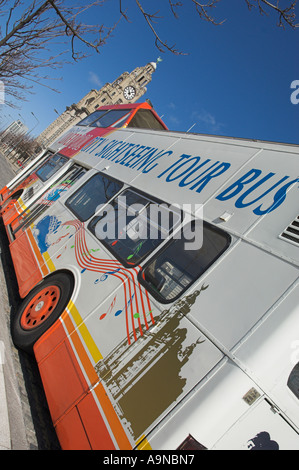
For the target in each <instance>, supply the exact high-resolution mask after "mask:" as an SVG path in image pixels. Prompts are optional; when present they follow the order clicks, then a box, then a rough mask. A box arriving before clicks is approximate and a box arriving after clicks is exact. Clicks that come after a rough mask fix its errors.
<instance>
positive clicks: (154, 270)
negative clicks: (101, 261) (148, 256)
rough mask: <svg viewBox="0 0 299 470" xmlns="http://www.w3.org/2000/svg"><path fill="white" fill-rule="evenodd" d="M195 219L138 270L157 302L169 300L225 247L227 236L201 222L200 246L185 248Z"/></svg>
mask: <svg viewBox="0 0 299 470" xmlns="http://www.w3.org/2000/svg"><path fill="white" fill-rule="evenodd" d="M195 223H196V222H194V221H193V222H192V223H191V225H190V224H189V227H188V228H185V229H184V230H182V232H181V236H180V237H179V238H176V239H173V240H172V241H171V242H170V243H169V244H167V245H166V247H165V248H164V249H162V251H161V252H160V253H158V254H157V255H156V256H155V257H154V258H153V259H152V260H151V261H150V262H149V263H148V264H147V265H146V267H145V268H144V270H143V271H142V272H141V273H140V275H139V276H140V277H139V278H140V282H142V284H144V286H145V287H146V288H147V290H148V291H149V292H151V294H152V295H153V296H154V297H156V298H157V299H158V300H159V302H161V303H167V302H173V301H174V300H175V299H177V298H178V297H179V296H180V295H181V294H182V293H183V292H184V291H185V290H186V289H187V288H188V287H189V286H190V285H191V284H192V283H193V282H194V281H195V280H196V279H197V278H199V276H201V275H202V274H203V273H204V272H205V271H206V270H207V269H208V268H209V267H210V266H211V264H213V263H214V261H216V259H217V258H218V257H219V256H220V255H221V254H222V253H223V252H224V251H225V250H226V248H227V247H228V245H229V243H230V236H229V235H228V234H226V233H225V232H223V231H220V230H219V229H216V228H214V227H213V226H212V225H209V224H207V223H205V222H203V241H202V246H201V247H200V248H198V249H197V250H193V249H192V250H191V249H189V250H188V242H189V241H190V239H192V236H191V235H192V233H194V232H195Z"/></svg>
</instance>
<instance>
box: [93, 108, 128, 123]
mask: <svg viewBox="0 0 299 470" xmlns="http://www.w3.org/2000/svg"><path fill="white" fill-rule="evenodd" d="M130 112H131V110H130V109H113V110H110V111H109V112H108V113H106V114H104V115H103V116H102V117H100V118H99V119H98V120H97V121H95V122H94V123H93V124H92V127H110V126H112V125H113V124H114V123H116V125H115V126H114V127H120V126H122V125H123V121H124V119H125V118H127V117H128V116H129V114H130ZM117 121H120V122H119V123H117Z"/></svg>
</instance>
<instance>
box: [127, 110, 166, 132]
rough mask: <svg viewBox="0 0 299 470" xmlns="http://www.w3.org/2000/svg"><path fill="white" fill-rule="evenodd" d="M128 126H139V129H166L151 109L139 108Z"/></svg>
mask: <svg viewBox="0 0 299 470" xmlns="http://www.w3.org/2000/svg"><path fill="white" fill-rule="evenodd" d="M128 127H138V128H139V129H142V128H143V129H156V130H160V129H164V130H165V127H164V126H162V124H161V122H160V121H158V119H157V118H156V116H155V115H154V114H153V113H152V112H151V111H150V110H149V109H139V111H137V113H136V114H135V116H134V117H133V118H132V120H131V121H130V122H129V124H128Z"/></svg>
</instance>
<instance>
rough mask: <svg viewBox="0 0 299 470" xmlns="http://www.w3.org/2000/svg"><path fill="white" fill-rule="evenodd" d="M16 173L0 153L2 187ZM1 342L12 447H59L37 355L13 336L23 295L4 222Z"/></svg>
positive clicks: (1, 237)
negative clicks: (15, 342) (21, 346)
mask: <svg viewBox="0 0 299 470" xmlns="http://www.w3.org/2000/svg"><path fill="white" fill-rule="evenodd" d="M14 176H15V173H14V171H13V168H12V167H11V165H10V164H9V163H8V162H7V161H6V160H5V159H4V157H3V156H2V155H1V154H0V188H2V187H3V186H4V185H5V184H6V183H7V182H8V181H10V180H11V179H12V178H13V177H14ZM0 251H1V254H0V258H1V262H0V341H1V343H0V344H4V351H5V353H4V365H3V368H4V375H5V387H6V396H7V402H8V417H9V425H10V434H11V447H12V449H15V450H19V449H28V450H59V449H60V446H59V442H58V440H57V437H56V434H55V431H54V429H53V426H52V421H51V417H50V414H49V410H48V406H47V402H46V398H45V395H44V391H43V387H42V383H41V380H40V376H39V371H38V368H37V365H36V362H35V360H34V358H33V357H31V356H29V355H28V354H26V353H24V352H22V351H18V350H17V349H16V348H15V347H14V345H13V344H12V341H11V337H10V319H11V317H12V315H13V314H14V311H15V310H16V308H17V306H18V304H19V302H20V298H19V296H18V286H17V282H16V278H15V274H14V269H13V265H12V261H11V257H10V253H9V248H8V241H7V237H6V233H5V230H4V227H3V224H2V222H1V223H0Z"/></svg>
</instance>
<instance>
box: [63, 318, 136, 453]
mask: <svg viewBox="0 0 299 470" xmlns="http://www.w3.org/2000/svg"><path fill="white" fill-rule="evenodd" d="M64 324H65V326H66V328H67V330H68V331H69V332H72V333H71V335H70V339H71V340H72V342H73V345H74V347H75V349H76V352H77V354H78V356H79V358H80V361H81V364H82V366H83V367H84V369H85V372H86V374H87V376H88V379H89V381H90V383H91V384H92V385H94V384H95V383H96V382H97V381H98V380H99V377H98V375H97V374H96V372H95V370H94V367H93V365H92V364H91V361H90V359H89V357H88V355H87V353H86V351H85V349H84V346H83V344H82V341H81V339H80V337H79V335H78V333H77V332H76V331H74V325H73V323H72V321H71V319H70V317H69V315H65V316H64ZM94 392H95V393H96V396H97V397H98V399H99V401H100V404H101V407H102V410H103V412H104V415H105V417H106V419H107V421H108V422H109V425H110V428H111V430H112V432H113V435H114V437H115V439H116V441H117V443H118V445H119V447H120V449H124V450H126V449H132V445H131V444H130V441H129V439H128V437H127V435H126V433H125V431H124V429H123V427H122V425H121V423H120V420H119V418H118V416H117V414H116V412H115V410H114V408H113V405H112V403H111V401H110V400H109V398H108V396H107V394H106V391H105V389H104V387H103V385H102V384H100V383H99V384H98V385H97V386H96V387H95V389H94Z"/></svg>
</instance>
